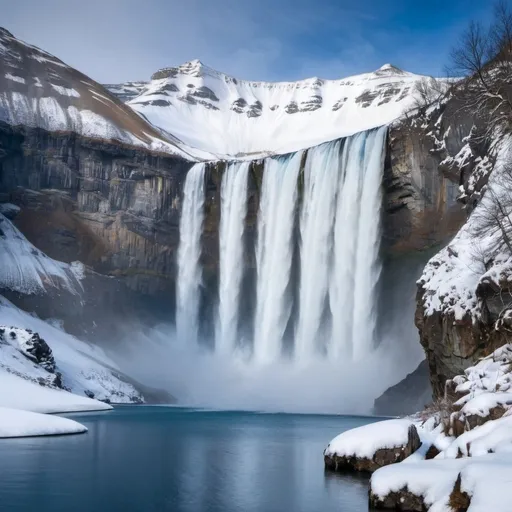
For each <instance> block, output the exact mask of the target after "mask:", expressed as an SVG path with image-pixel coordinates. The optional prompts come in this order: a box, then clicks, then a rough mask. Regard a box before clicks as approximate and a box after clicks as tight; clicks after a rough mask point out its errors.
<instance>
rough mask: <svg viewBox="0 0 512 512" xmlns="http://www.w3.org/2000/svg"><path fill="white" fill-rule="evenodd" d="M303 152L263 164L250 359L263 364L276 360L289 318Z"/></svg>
mask: <svg viewBox="0 0 512 512" xmlns="http://www.w3.org/2000/svg"><path fill="white" fill-rule="evenodd" d="M302 155H303V152H302V151H299V152H298V153H295V154H293V155H292V156H287V157H280V158H268V159H267V160H266V161H265V170H264V174H263V183H262V191H261V198H260V210H259V214H258V243H257V250H256V264H257V272H258V281H257V305H256V317H255V324H254V358H255V359H256V360H257V361H259V362H263V363H268V362H272V361H276V360H278V359H279V357H280V355H281V350H282V342H283V336H284V333H285V330H286V326H287V324H288V321H289V319H290V312H291V307H292V297H291V295H290V294H289V290H288V287H289V281H290V271H291V266H292V261H293V230H294V222H295V207H296V200H297V180H298V176H299V171H300V164H301V161H302Z"/></svg>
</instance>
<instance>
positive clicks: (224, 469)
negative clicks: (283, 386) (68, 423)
mask: <svg viewBox="0 0 512 512" xmlns="http://www.w3.org/2000/svg"><path fill="white" fill-rule="evenodd" d="M73 417H74V418H75V419H77V420H78V421H81V422H82V423H84V424H85V425H86V426H87V427H88V428H89V432H88V434H86V435H81V436H66V437H55V438H32V439H15V440H2V441H0V474H1V475H2V479H0V503H1V504H2V505H1V509H2V510H9V511H11V510H13V511H16V510H20V511H21V510H22V511H28V510H38V512H46V511H52V512H55V511H57V512H60V511H67V510H70V511H71V510H72V511H73V512H82V511H84V512H85V511H92V510H94V511H110V510H116V511H117V510H123V512H127V511H128V512H130V511H141V512H143V511H144V512H146V511H169V512H235V511H244V512H260V511H261V512H281V511H288V510H293V511H294V512H314V511H320V510H332V511H343V512H361V511H366V510H367V506H368V505H367V503H368V478H367V477H365V476H362V477H361V476H355V475H350V474H337V473H325V472H324V467H323V457H322V451H323V449H324V447H325V445H326V444H327V442H328V441H329V440H330V439H332V438H333V437H334V436H335V435H336V434H338V433H340V432H341V431H343V430H346V429H348V428H352V427H355V426H358V425H362V424H365V423H368V422H370V421H375V419H370V418H356V417H334V416H305V415H304V416H303V415H286V414H251V413H238V412H236V413H235V412H201V411H196V412H194V411H190V410H186V409H175V408H163V407H139V408H137V407H122V408H120V409H117V410H115V411H113V412H111V413H106V414H105V413H102V414H88V415H87V414H81V415H73Z"/></svg>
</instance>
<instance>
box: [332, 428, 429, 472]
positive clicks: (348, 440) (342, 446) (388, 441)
mask: <svg viewBox="0 0 512 512" xmlns="http://www.w3.org/2000/svg"><path fill="white" fill-rule="evenodd" d="M420 445H421V441H420V438H419V436H418V432H417V430H416V427H415V426H414V424H413V423H412V422H411V421H410V420H407V419H400V420H387V421H379V422H377V423H371V424H369V425H364V426H362V427H359V428H355V429H352V430H348V431H346V432H343V433H342V434H340V435H339V436H337V437H335V438H334V439H333V440H332V441H331V442H330V443H329V444H328V446H327V448H326V449H325V450H324V461H325V467H326V468H328V469H331V470H335V471H339V470H345V469H352V470H356V471H370V472H372V471H375V470H376V469H378V468H381V467H383V466H387V465H388V464H395V463H397V462H401V461H403V460H404V459H406V458H407V457H409V456H410V455H411V454H413V453H414V452H415V451H416V450H417V449H418V448H419V447H420Z"/></svg>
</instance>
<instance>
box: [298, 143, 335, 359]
mask: <svg viewBox="0 0 512 512" xmlns="http://www.w3.org/2000/svg"><path fill="white" fill-rule="evenodd" d="M341 145H342V143H341V141H335V142H329V143H327V144H322V145H321V146H317V147H315V148H312V149H311V150H309V152H308V156H307V159H306V166H305V169H304V194H303V198H302V214H301V219H300V234H301V247H300V269H301V279H300V290H299V303H300V313H299V320H298V325H297V331H296V333H295V358H296V359H297V360H302V361H306V362H307V361H309V360H310V359H311V357H312V356H314V355H315V354H316V353H317V352H318V351H319V350H320V349H321V348H322V341H324V336H325V332H321V331H322V328H323V325H322V318H323V316H324V311H325V304H326V299H327V292H328V288H329V275H330V268H331V255H332V238H333V236H332V230H333V225H334V217H335V212H336V194H337V189H338V181H339V173H340V167H341V166H340V151H341Z"/></svg>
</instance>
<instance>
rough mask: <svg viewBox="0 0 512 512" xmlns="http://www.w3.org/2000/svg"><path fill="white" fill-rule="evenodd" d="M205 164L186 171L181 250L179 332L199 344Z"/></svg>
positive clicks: (178, 335) (178, 301) (181, 338)
mask: <svg viewBox="0 0 512 512" xmlns="http://www.w3.org/2000/svg"><path fill="white" fill-rule="evenodd" d="M205 168H206V166H205V164H204V163H199V164H195V165H194V166H193V167H192V168H191V169H190V171H189V172H188V174H187V177H186V179H185V187H184V191H183V207H182V213H181V219H180V245H179V250H178V283H177V297H176V332H177V339H178V340H179V341H180V342H181V343H185V342H186V343H187V344H188V343H196V342H197V337H198V325H199V318H198V315H199V296H200V288H201V280H202V272H201V266H200V264H199V260H200V258H201V234H202V231H203V219H204V173H205Z"/></svg>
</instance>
